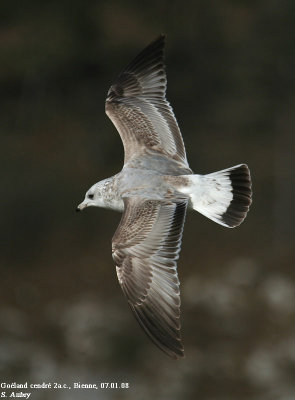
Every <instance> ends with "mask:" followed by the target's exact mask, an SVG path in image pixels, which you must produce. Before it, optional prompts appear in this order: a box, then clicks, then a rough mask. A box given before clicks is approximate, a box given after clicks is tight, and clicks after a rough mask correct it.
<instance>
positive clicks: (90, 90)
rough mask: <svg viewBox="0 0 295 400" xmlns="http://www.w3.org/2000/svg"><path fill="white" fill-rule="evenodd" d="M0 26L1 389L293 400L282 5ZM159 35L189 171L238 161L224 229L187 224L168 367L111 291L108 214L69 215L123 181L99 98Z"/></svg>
mask: <svg viewBox="0 0 295 400" xmlns="http://www.w3.org/2000/svg"><path fill="white" fill-rule="evenodd" d="M0 12H1V20H2V22H1V30H0V45H1V51H0V85H1V88H0V90H1V96H0V101H1V106H0V121H1V123H0V127H1V147H0V151H1V160H2V168H1V172H2V174H1V176H2V178H1V191H2V195H1V203H2V205H1V234H2V239H1V244H2V250H1V252H0V257H1V268H0V377H1V381H5V382H18V383H21V382H23V381H28V382H32V383H38V382H43V381H45V382H54V381H57V382H61V383H68V384H71V383H72V382H79V381H80V382H81V383H94V382H100V381H105V382H119V383H120V382H129V384H130V387H131V388H130V389H129V390H114V389H113V390H111V389H109V390H104V391H103V390H100V391H99V392H96V391H78V390H77V391H71V392H70V393H69V392H67V391H66V390H60V391H55V392H53V391H38V392H37V391H36V392H35V393H34V394H33V395H32V396H31V397H32V398H34V399H37V400H38V399H41V400H43V399H45V400H46V399H52V398H54V399H58V400H59V399H60V400H65V399H81V398H87V399H90V400H91V399H97V398H99V399H112V400H113V399H131V400H132V399H138V398H141V399H142V400H145V399H146V400H148V399H151V398H156V399H168V398H169V399H172V400H174V399H196V398H198V399H201V400H236V399H241V400H258V399H259V400H294V398H295V380H294V376H295V270H294V258H295V247H294V236H295V232H294V211H293V209H294V207H293V205H294V197H295V178H294V172H293V168H292V169H291V165H292V161H293V160H294V149H295V139H294V129H295V112H294V110H295V90H294V88H295V85H294V83H295V82H294V76H295V57H294V42H295V24H294V20H295V3H294V1H293V0H282V1H280V2H278V1H274V0H268V1H266V0H262V1H249V0H247V1H243V0H240V1H238V0H236V1H233V0H232V1H230V0H227V1H218V0H209V1H201V0H196V1H187V2H184V1H172V0H169V1H168V0H167V1H166V0H165V1H155V0H150V1H149V2H138V1H135V0H133V1H132V0H125V1H123V0H122V1H120V0H107V1H105V0H95V1H93V0H84V1H71V2H67V1H65V0H59V1H55V0H52V1H50V2H46V1H40V0H38V1H29V2H15V1H11V2H6V3H4V2H3V3H2V4H1V9H0ZM160 33H166V34H167V47H166V62H167V75H168V92H167V95H168V99H169V101H170V102H171V104H172V106H173V108H174V111H175V114H176V116H177V119H178V122H179V125H180V127H181V130H182V133H183V136H184V140H185V144H186V148H187V154H188V159H189V162H190V166H191V168H192V169H193V170H194V171H195V172H197V173H209V172H213V171H216V170H220V169H224V168H226V167H230V166H233V165H235V164H239V163H241V162H246V163H247V164H248V165H249V167H250V169H251V173H252V178H253V191H254V196H253V205H252V207H251V210H250V212H249V214H248V217H247V219H246V221H245V222H244V224H242V225H241V226H240V227H239V228H237V229H233V230H231V229H225V228H223V227H221V226H219V225H217V224H214V223H213V222H211V221H209V220H207V219H206V218H205V217H203V216H201V215H199V214H198V213H196V212H194V213H190V214H189V215H188V218H187V221H186V225H185V232H184V238H183V246H182V252H181V257H180V260H179V267H178V270H179V276H180V280H181V291H182V325H183V341H184V345H185V352H186V358H185V359H181V360H178V361H174V360H172V359H169V358H168V357H167V356H165V355H164V354H162V352H161V351H160V350H158V349H157V348H156V347H154V345H153V344H152V343H150V341H149V340H148V338H147V337H146V336H145V334H144V333H143V332H142V330H141V329H140V327H139V326H138V324H137V322H136V321H135V319H134V317H133V315H132V314H131V311H130V309H129V307H128V305H127V302H126V301H125V298H124V296H123V294H122V292H121V289H120V287H119V284H118V282H117V277H116V272H115V267H114V265H113V260H112V257H111V238H112V236H113V234H114V232H115V230H116V227H117V225H118V222H119V220H120V214H119V213H115V212H112V211H108V210H103V209H88V210H86V211H85V212H83V213H82V214H78V215H77V214H76V213H75V208H76V206H77V205H78V204H79V203H80V202H81V201H82V200H83V197H84V194H85V192H86V190H87V189H88V188H89V187H90V186H91V185H92V184H93V183H95V182H97V181H99V180H101V179H104V178H106V177H108V176H111V175H114V174H115V173H117V172H118V171H119V170H120V169H121V167H122V163H123V147H122V144H121V141H120V138H119V135H118V133H117V132H116V130H115V128H114V126H113V125H112V123H111V121H110V120H109V119H108V118H107V116H106V115H105V113H104V102H105V97H106V93H107V91H108V89H109V86H110V85H111V83H112V81H113V80H114V78H115V77H116V75H117V74H118V73H119V72H120V71H121V70H122V69H123V68H124V67H125V66H126V65H127V64H128V63H129V61H131V59H132V58H133V56H135V55H136V54H137V53H138V52H139V51H140V50H142V49H143V48H144V47H145V46H146V45H147V44H148V43H149V42H151V41H152V40H153V39H154V38H156V37H157V36H158V35H159V34H160ZM69 395H70V396H69Z"/></svg>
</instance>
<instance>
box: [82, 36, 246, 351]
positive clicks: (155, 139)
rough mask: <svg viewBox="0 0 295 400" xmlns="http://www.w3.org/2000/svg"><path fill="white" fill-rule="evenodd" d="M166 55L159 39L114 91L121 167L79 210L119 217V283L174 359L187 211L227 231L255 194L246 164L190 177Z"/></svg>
mask: <svg viewBox="0 0 295 400" xmlns="http://www.w3.org/2000/svg"><path fill="white" fill-rule="evenodd" d="M163 50H164V36H161V37H160V38H158V39H157V40H156V41H154V42H153V43H151V44H150V45H149V46H148V47H147V48H146V49H144V50H143V51H142V52H141V53H140V54H139V55H138V56H137V57H135V59H134V60H133V61H132V62H131V63H130V64H129V65H128V66H127V68H126V69H125V70H124V71H123V72H122V73H121V74H120V75H119V77H118V78H117V80H116V82H115V83H114V84H113V85H112V86H111V88H110V90H109V92H108V96H107V100H106V113H107V115H108V116H109V117H110V119H111V120H112V122H113V123H114V125H115V127H116V128H117V130H118V132H119V134H120V136H121V139H122V142H123V145H124V153H125V159H124V166H123V169H122V171H121V172H119V173H118V174H117V175H115V176H113V177H111V178H108V179H105V180H103V181H101V182H98V183H96V184H94V185H93V186H92V187H91V188H90V189H89V190H88V191H87V193H86V196H85V199H84V201H83V202H82V203H81V204H80V205H79V206H78V209H77V210H78V211H79V210H82V209H84V208H86V207H89V206H97V207H104V208H111V209H113V210H117V211H121V212H123V216H122V219H121V222H120V224H119V227H118V229H117V231H116V233H115V235H114V237H113V240H112V250H113V259H114V261H115V264H116V271H117V275H118V279H119V283H120V285H121V287H122V290H123V292H124V294H125V295H126V297H127V299H128V303H129V305H130V307H131V309H132V311H133V312H134V315H135V317H136V318H137V320H138V322H139V323H140V325H141V326H142V328H143V329H144V331H145V332H146V333H147V335H148V336H149V337H150V339H151V340H152V341H153V342H154V343H155V344H156V345H157V346H158V347H159V348H160V349H161V350H163V351H164V352H165V353H166V354H168V355H170V356H171V357H174V358H177V357H181V356H183V355H184V351H183V345H182V342H181V336H180V291H179V279H178V275H177V264H176V262H177V260H178V257H179V253H180V247H181V239H182V232H183V226H184V221H185V216H186V209H187V207H188V208H192V209H194V210H197V211H199V212H200V213H202V214H203V215H205V216H206V217H208V218H210V219H211V220H213V221H215V222H217V223H219V224H221V225H223V226H226V227H231V228H232V227H235V226H237V225H239V224H240V223H241V222H242V221H243V220H244V218H245V217H246V215H247V212H248V209H249V206H250V204H251V195H252V192H251V178H250V172H249V169H248V167H247V165H245V164H240V165H237V166H235V167H231V168H228V169H226V170H222V171H218V172H215V173H211V174H208V175H196V174H193V172H192V170H191V169H190V167H189V165H188V162H187V158H186V152H185V147H184V143H183V139H182V136H181V133H180V130H179V127H178V124H177V121H176V119H175V116H174V113H173V110H172V108H171V106H170V105H169V103H168V102H167V100H166V97H165V93H166V83H167V82H166V73H165V65H164V61H163Z"/></svg>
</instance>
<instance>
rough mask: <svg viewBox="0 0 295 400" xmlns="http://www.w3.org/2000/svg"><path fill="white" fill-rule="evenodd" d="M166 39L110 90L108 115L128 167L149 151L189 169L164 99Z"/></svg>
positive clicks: (134, 63) (145, 53)
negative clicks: (117, 135)
mask: <svg viewBox="0 0 295 400" xmlns="http://www.w3.org/2000/svg"><path fill="white" fill-rule="evenodd" d="M164 45H165V36H160V37H159V38H158V39H157V40H155V41H154V42H153V43H151V44H150V45H149V46H148V47H146V48H145V49H144V50H143V51H142V52H141V53H140V54H139V55H138V56H137V57H135V59H134V60H133V61H132V62H131V63H130V64H129V65H128V66H127V68H126V69H125V70H124V71H123V72H122V73H121V74H120V75H119V76H118V78H117V80H116V81H115V83H114V84H113V85H112V86H111V88H110V90H109V92H108V96H107V100H106V113H107V115H108V116H109V118H110V119H111V120H112V122H113V124H114V125H115V127H116V128H117V130H118V132H119V134H120V136H121V139H122V141H123V145H124V151H125V163H126V162H127V161H128V160H129V159H130V158H131V157H134V156H140V155H142V154H143V153H145V152H147V151H151V152H159V153H161V154H163V155H165V156H166V157H168V158H172V159H174V160H176V161H178V162H179V163H180V166H184V167H186V168H188V163H187V159H186V154H185V148H184V143H183V139H182V136H181V133H180V130H179V127H178V124H177V121H176V119H175V116H174V113H173V110H172V108H171V106H170V105H169V103H168V102H167V100H166V98H165V94H166V86H167V80H166V72H165V65H164Z"/></svg>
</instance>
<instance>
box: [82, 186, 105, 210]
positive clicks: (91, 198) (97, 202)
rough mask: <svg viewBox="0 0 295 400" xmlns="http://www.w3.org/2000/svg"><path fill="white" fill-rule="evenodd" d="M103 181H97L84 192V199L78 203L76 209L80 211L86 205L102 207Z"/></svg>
mask: <svg viewBox="0 0 295 400" xmlns="http://www.w3.org/2000/svg"><path fill="white" fill-rule="evenodd" d="M104 185H105V181H101V182H97V183H95V184H94V185H93V186H91V188H90V189H89V190H87V192H86V194H85V199H84V200H83V201H82V203H81V204H79V205H78V207H77V208H76V211H77V212H78V211H82V210H84V208H86V207H104V206H105V204H104V200H103V194H102V193H103V188H104Z"/></svg>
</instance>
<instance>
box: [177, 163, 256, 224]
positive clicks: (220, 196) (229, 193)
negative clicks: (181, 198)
mask: <svg viewBox="0 0 295 400" xmlns="http://www.w3.org/2000/svg"><path fill="white" fill-rule="evenodd" d="M189 179H190V185H189V187H187V188H186V189H184V190H183V192H185V193H188V194H189V196H190V200H191V206H192V208H193V209H194V210H196V211H199V212H200V213H201V214H203V215H205V216H206V217H208V218H210V219H211V220H213V221H215V222H217V223H218V224H221V225H223V226H226V227H229V228H234V227H235V226H238V225H240V224H241V223H242V222H243V221H244V219H245V218H246V215H247V212H248V210H249V207H250V205H251V202H252V199H251V197H252V190H251V177H250V171H249V168H248V166H247V165H246V164H240V165H236V166H234V167H231V168H228V169H224V170H222V171H218V172H214V173H212V174H208V175H191V176H190V177H189Z"/></svg>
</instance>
